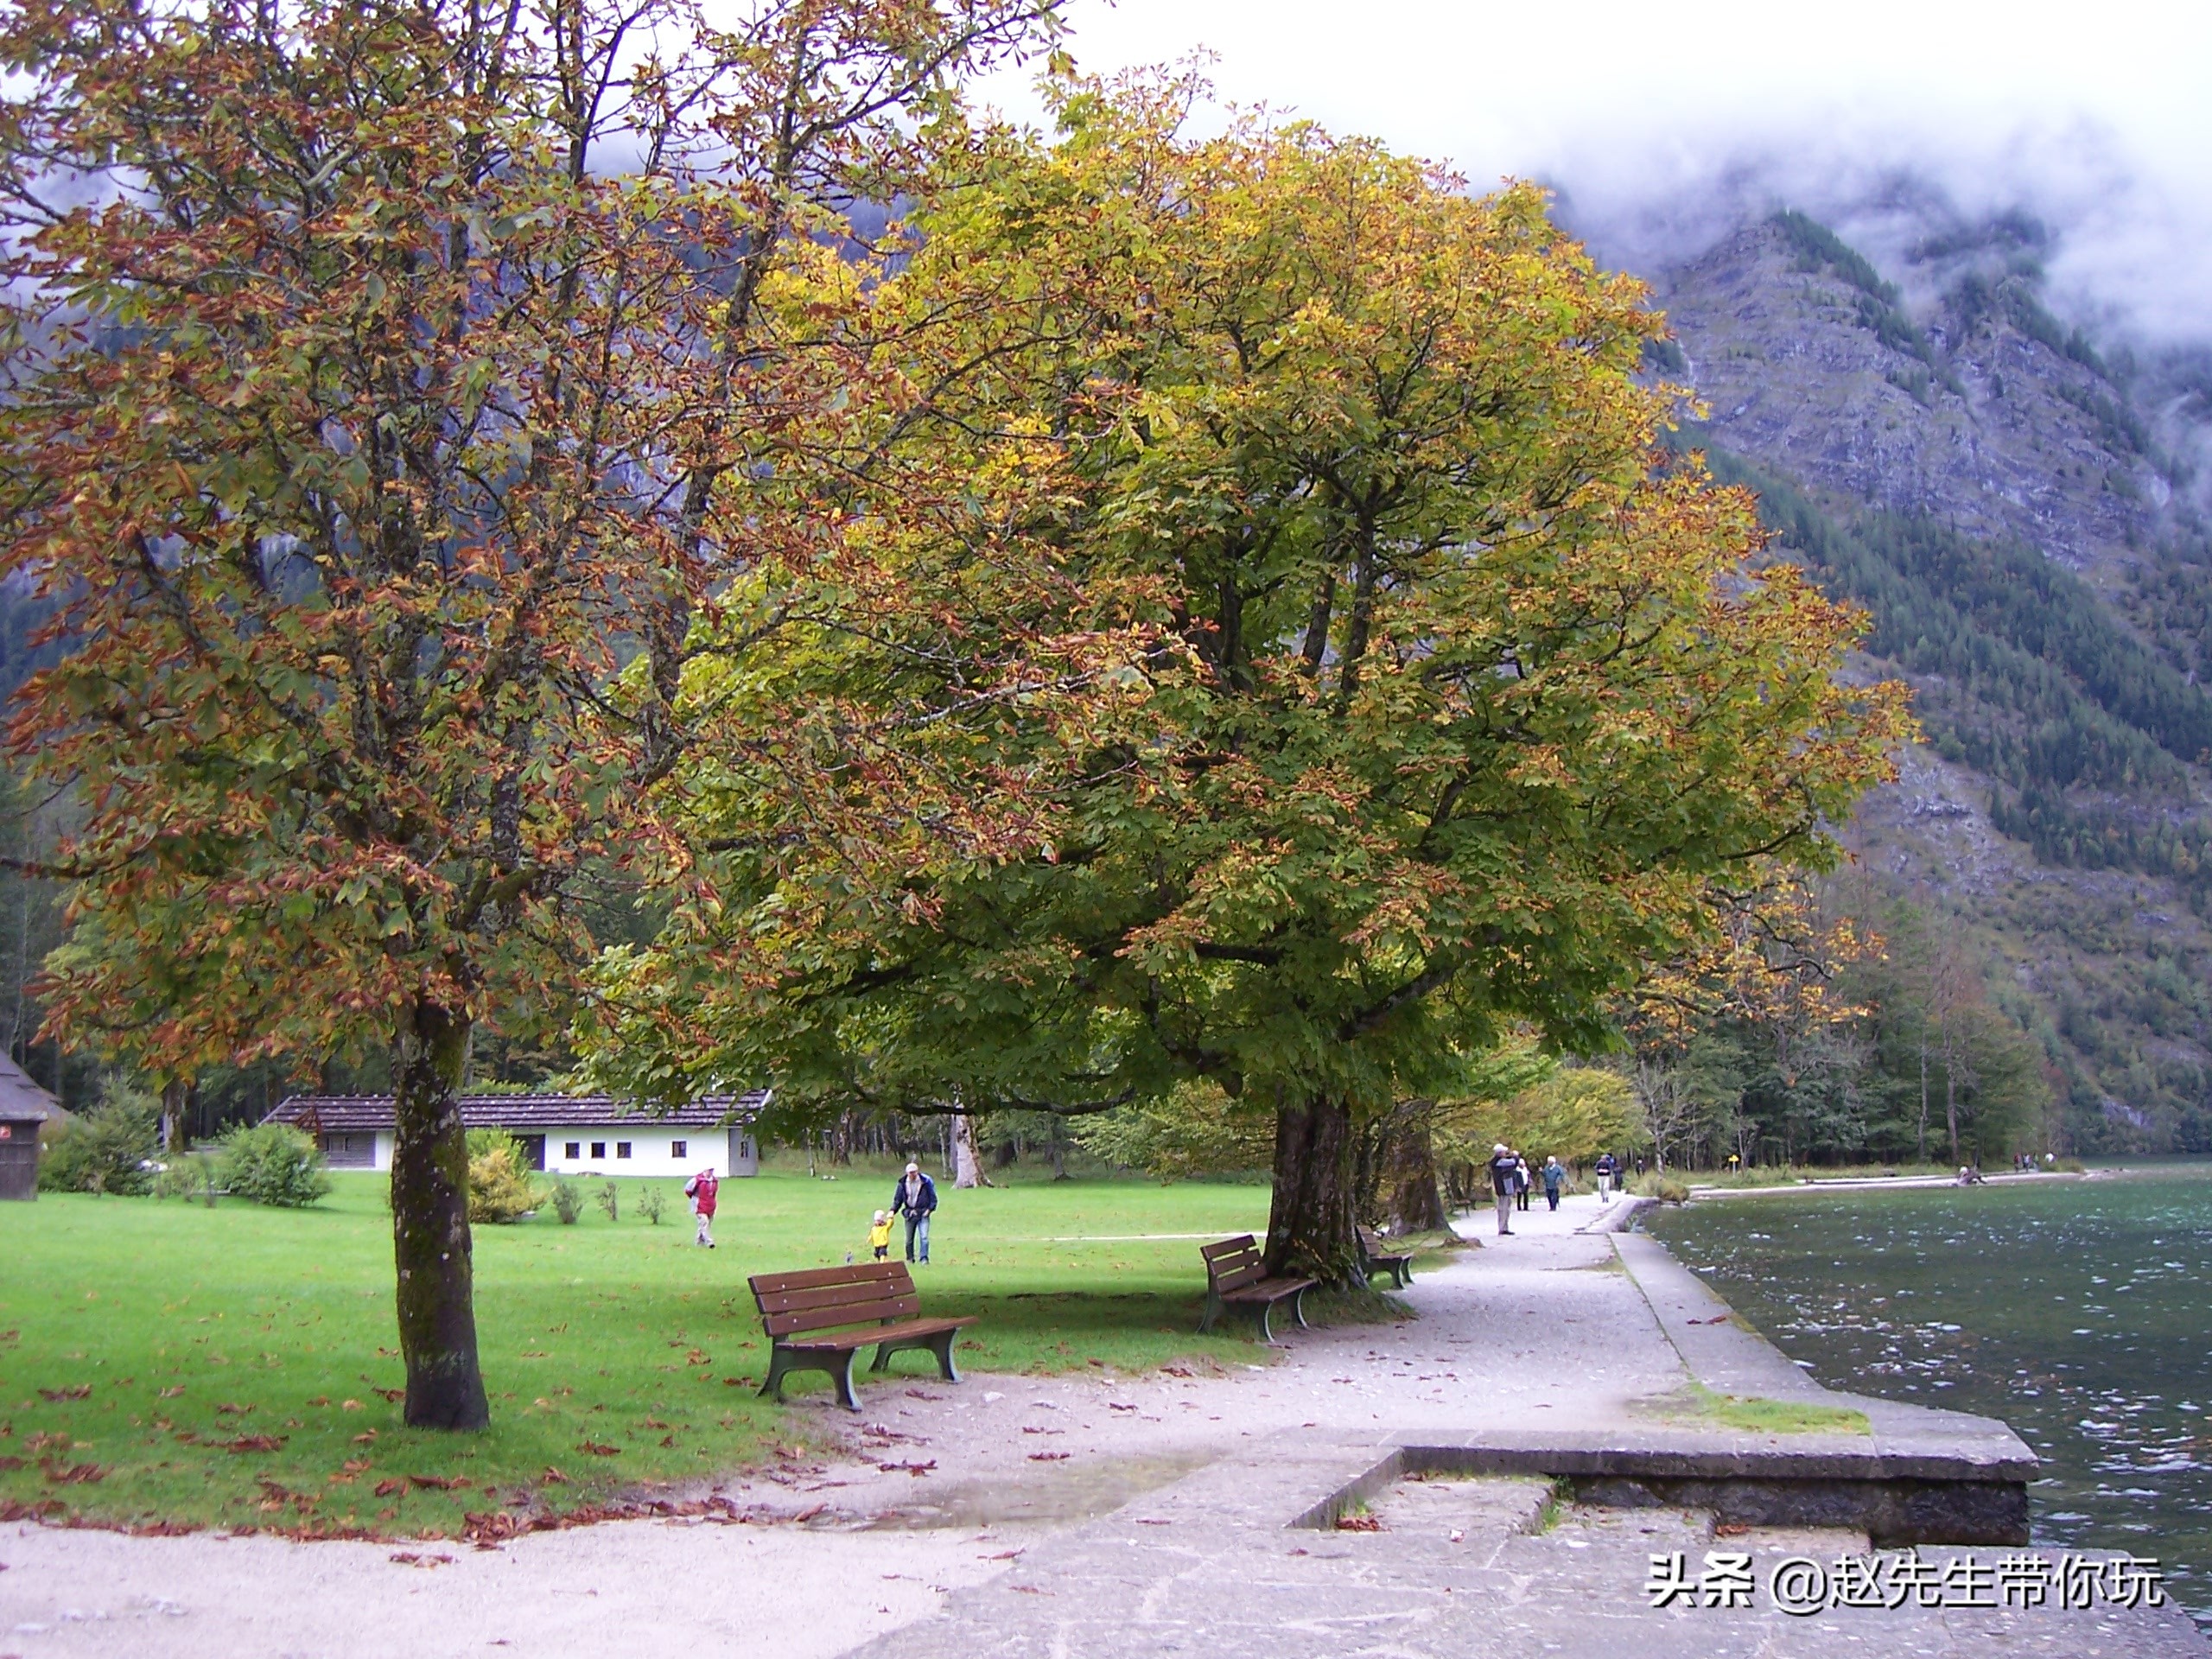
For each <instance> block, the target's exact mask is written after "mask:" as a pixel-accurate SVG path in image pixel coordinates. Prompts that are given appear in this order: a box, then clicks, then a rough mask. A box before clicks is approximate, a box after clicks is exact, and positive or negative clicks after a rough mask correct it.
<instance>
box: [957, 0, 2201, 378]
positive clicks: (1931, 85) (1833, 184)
mask: <svg viewBox="0 0 2212 1659" xmlns="http://www.w3.org/2000/svg"><path fill="white" fill-rule="evenodd" d="M1068 16H1069V18H1070V21H1071V24H1072V25H1073V28H1074V31H1075V33H1074V39H1073V41H1072V47H1073V50H1074V53H1075V55H1076V58H1077V61H1078V62H1079V63H1081V64H1082V65H1083V66H1084V67H1085V68H1086V69H1089V70H1092V71H1111V70H1114V69H1116V68H1121V67H1128V66H1130V65H1134V64H1141V63H1158V62H1164V61H1168V60H1175V59H1179V58H1181V57H1184V56H1185V55H1186V54H1191V53H1192V52H1195V51H1201V50H1203V51H1205V52H1209V53H1211V54H1213V61H1212V63H1211V71H1210V73H1211V76H1212V79H1213V80H1214V82H1215V84H1216V86H1217V87H1218V89H1219V91H1220V93H1221V96H1222V97H1223V99H1224V100H1226V101H1229V102H1231V103H1236V104H1242V105H1256V104H1265V105H1268V106H1269V107H1270V108H1272V109H1274V110H1278V111H1289V112H1294V113H1296V114H1300V115H1305V116H1310V117H1312V118H1314V119H1316V120H1318V121H1320V122H1322V123H1323V124H1325V125H1327V126H1330V127H1332V128H1334V129H1336V130H1341V131H1358V132H1366V133H1371V134H1374V135H1375V136H1376V137H1380V138H1382V139H1383V140H1384V141H1385V142H1387V143H1389V144H1391V145H1392V146H1393V147H1394V148H1396V149H1403V150H1409V151H1413V152H1415V153H1419V154H1422V155H1427V156H1435V157H1438V158H1440V159H1445V160H1448V161H1450V162H1452V164H1453V165H1454V166H1456V167H1457V168H1459V170H1460V171H1461V172H1463V173H1464V174H1465V175H1467V177H1468V178H1469V179H1470V180H1471V181H1472V182H1474V183H1475V184H1476V185H1477V186H1478V187H1479V186H1481V185H1484V184H1486V183H1487V182H1488V181H1491V180H1493V179H1496V178H1498V177H1501V176H1503V175H1518V176H1523V177H1534V178H1540V179H1543V180H1545V181H1548V182H1550V183H1552V184H1553V185H1554V187H1555V188H1559V189H1560V190H1561V192H1562V194H1564V195H1565V196H1566V197H1567V201H1568V210H1569V217H1570V219H1571V220H1572V222H1573V223H1574V224H1575V225H1576V226H1577V228H1578V229H1580V231H1582V232H1583V233H1584V234H1586V235H1587V236H1588V237H1590V238H1591V239H1592V242H1593V244H1594V245H1596V246H1597V247H1598V248H1599V251H1601V252H1602V253H1603V254H1604V255H1605V257H1607V258H1608V259H1609V261H1612V262H1616V263H1618V264H1623V265H1624V266H1626V267H1628V268H1630V269H1639V270H1649V269H1655V268H1658V267H1662V266H1666V265H1671V264H1679V263H1681V261H1682V260H1684V259H1686V258H1688V257H1691V256H1693V255H1694V254H1696V253H1698V252H1700V251H1703V249H1704V248H1706V247H1709V246H1710V245H1712V244H1713V243H1714V242H1715V241H1717V240H1718V239H1719V238H1720V237H1721V236H1722V235H1723V234H1725V233H1726V232H1727V231H1728V230H1730V229H1731V228H1732V227H1733V226H1735V225H1738V224H1741V223H1744V222H1746V221H1747V220H1750V219H1758V218H1760V217H1764V214H1765V213H1768V212H1770V211H1772V209H1774V208H1775V207H1783V206H1789V207H1798V208H1801V209H1802V210H1803V211H1805V212H1808V213H1812V214H1813V215H1814V216H1815V217H1816V218H1819V219H1822V220H1823V221H1824V222H1827V223H1829V224H1831V225H1834V226H1836V227H1837V228H1838V229H1839V230H1840V231H1842V232H1844V233H1845V234H1846V235H1847V237H1849V238H1851V239H1852V240H1853V242H1854V245H1859V246H1860V247H1862V248H1863V249H1864V251H1866V253H1867V255H1868V257H1871V258H1873V259H1874V260H1875V261H1876V263H1877V264H1880V265H1882V266H1883V267H1884V268H1885V271H1888V272H1889V274H1891V275H1892V276H1894V275H1896V274H1897V273H1896V272H1895V271H1894V270H1891V267H1892V265H1893V264H1895V261H1894V260H1893V259H1892V258H1891V257H1888V256H1889V255H1891V253H1892V252H1894V251H1897V249H1893V248H1892V247H1891V246H1889V245H1887V241H1885V238H1890V239H1894V240H1897V241H1900V242H1901V241H1902V240H1903V238H1905V237H1911V236H1917V235H1919V234H1922V233H1923V232H1922V231H1921V228H1920V226H1919V223H1918V219H1919V217H1920V216H1919V215H1917V214H1915V215H1913V216H1911V219H1912V221H1913V222H1912V223H1911V224H1910V225H1909V226H1902V225H1899V224H1897V223H1891V224H1890V225H1889V226H1887V228H1886V229H1885V219H1890V220H1894V219H1895V215H1894V213H1891V211H1890V209H1891V208H1892V207H1894V204H1895V198H1896V196H1897V189H1898V187H1899V185H1900V183H1901V182H1904V181H1909V182H1910V184H1911V185H1912V186H1913V187H1915V188H1917V189H1918V190H1919V191H1921V192H1922V193H1923V194H1926V195H1928V196H1930V197H1933V198H1936V199H1939V200H1941V201H1942V203H1943V204H1945V205H1946V207H1947V209H1948V211H1949V212H1951V213H1955V214H1956V215H1958V216H1959V217H1961V219H1969V220H1971V219H1979V218H1986V217H1987V216H1989V215H1991V214H1993V213H1999V212H2003V211H2005V210H2008V209H2017V210H2021V211H2024V212H2025V213H2029V214H2031V215H2032V216H2034V217H2035V218H2036V219H2038V220H2040V221H2041V222H2042V223H2043V224H2044V226H2047V227H2049V229H2050V232H2052V238H2051V242H2050V246H2049V247H2048V248H2047V249H2046V250H2045V251H2044V261H2043V263H2044V268H2045V270H2046V271H2047V273H2048V299H2049V302H2050V305H2051V307H2052V308H2053V309H2054V310H2055V311H2056V312H2057V313H2058V315H2061V316H2063V317H2064V318H2066V320H2067V321H2069V322H2082V323H2089V324H2093V325H2094V327H2095V331H2096V332H2098V333H2100V334H2103V335H2105V336H2107V338H2116V337H2118V336H2120V335H2126V336H2127V337H2130V338H2131V339H2133V340H2136V341H2139V342H2140V343H2142V344H2144V345H2145V346H2153V347H2155V346H2161V345H2169V344H2177V343H2212V307H2208V305H2207V304H2206V302H2205V298H2204V295H2205V291H2206V281H2205V279H2206V277H2207V275H2208V274H2212V162H2208V160H2207V157H2208V156H2212V99H2207V98H2206V97H2205V95H2204V93H2205V86H2204V81H2205V73H2206V67H2207V65H2208V64H2212V8H2206V7H2201V6H2198V7H2183V6H2179V5H2171V4H2163V3H2156V0H2113V3H2109V4H2107V5H2104V6H2101V7H2099V8H2097V9H2096V10H2095V12H2094V15H2090V14H2087V13H2084V12H2083V11H2082V10H2081V9H2080V8H2079V7H2066V8H2061V7H2058V6H2056V5H2049V4H2018V5H2012V6H2005V7H1998V6H1995V5H1993V4H1989V3H1986V0H1984V3H1971V4H1968V3H1959V0H1924V3H1916V4H1906V3H1902V0H1871V3H1866V4H1862V5H1860V6H1858V7H1854V8H1853V9H1852V10H1851V11H1850V12H1849V13H1847V14H1835V13H1830V12H1821V11H1818V10H1805V9H1791V8H1783V7H1775V6H1771V5H1768V4H1763V3H1752V0H1721V3H1713V4H1707V5H1706V6H1703V7H1700V8H1698V9H1696V10H1695V12H1694V14H1693V13H1681V12H1677V13H1674V14H1671V15H1669V14H1664V13H1655V12H1654V11H1653V10H1651V9H1650V8H1649V7H1647V6H1643V5H1630V4H1628V3H1624V0H1586V3H1584V4H1582V5H1579V6H1576V7H1573V8H1569V9H1564V10H1561V9H1554V8H1513V7H1506V6H1502V5H1491V6H1481V5H1478V6H1466V5H1464V4H1456V3H1452V0H1370V3H1367V4H1364V5H1362V6H1359V7H1357V8H1352V9H1347V8H1344V7H1342V6H1340V5H1332V4H1325V3H1322V0H1271V3H1267V4H1261V3H1256V0H1117V3H1115V4H1114V5H1112V6H1110V7H1109V6H1106V5H1104V4H1101V3H1096V0H1077V3H1076V4H1075V5H1074V6H1073V7H1072V8H1071V10H1070V12H1069V14H1068ZM1693 19H1694V22H1693V21H1692V20H1693ZM988 94H989V96H990V97H991V98H993V99H995V101H996V102H998V103H999V104H1000V105H1001V106H1002V107H1004V108H1006V109H1007V110H1008V111H1013V112H1014V113H1017V114H1020V115H1024V116H1030V117H1033V116H1034V113H1035V111H1036V108H1037V105H1036V102H1035V99H1034V98H1033V95H1032V94H1031V92H1029V90H1028V88H1027V84H1026V79H1025V78H1024V76H1023V75H1021V74H1009V75H1006V76H1002V77H1001V78H1000V79H998V80H997V81H996V82H995V83H994V84H993V85H992V86H990V87H989V88H988Z"/></svg>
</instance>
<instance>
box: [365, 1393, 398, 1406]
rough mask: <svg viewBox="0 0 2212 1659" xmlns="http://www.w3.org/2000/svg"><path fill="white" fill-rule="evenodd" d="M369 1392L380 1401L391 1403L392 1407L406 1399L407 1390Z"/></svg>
mask: <svg viewBox="0 0 2212 1659" xmlns="http://www.w3.org/2000/svg"><path fill="white" fill-rule="evenodd" d="M369 1392H370V1393H371V1394H373V1395H377V1396H378V1397H379V1398H380V1399H385V1400H389V1401H391V1402H392V1403H393V1404H394V1405H397V1404H398V1403H399V1402H401V1401H402V1400H404V1399H405V1398H406V1397H407V1390H406V1389H370V1390H369Z"/></svg>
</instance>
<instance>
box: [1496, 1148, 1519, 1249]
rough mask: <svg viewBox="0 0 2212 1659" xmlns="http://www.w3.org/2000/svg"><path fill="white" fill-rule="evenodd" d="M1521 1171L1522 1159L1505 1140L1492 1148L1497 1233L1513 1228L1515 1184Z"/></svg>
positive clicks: (1504, 1232)
mask: <svg viewBox="0 0 2212 1659" xmlns="http://www.w3.org/2000/svg"><path fill="white" fill-rule="evenodd" d="M1520 1173H1521V1160H1520V1159H1519V1157H1518V1156H1516V1154H1513V1153H1510V1152H1508V1151H1507V1150H1506V1149H1505V1147H1504V1145H1503V1142H1501V1143H1500V1144H1499V1145H1497V1146H1496V1147H1492V1148H1491V1154H1490V1190H1491V1192H1492V1193H1493V1194H1494V1195H1496V1197H1497V1235H1498V1236H1499V1237H1500V1238H1503V1237H1504V1236H1505V1235H1506V1234H1508V1233H1510V1232H1511V1231H1512V1230H1513V1184H1514V1182H1515V1181H1516V1179H1518V1178H1519V1176H1520Z"/></svg>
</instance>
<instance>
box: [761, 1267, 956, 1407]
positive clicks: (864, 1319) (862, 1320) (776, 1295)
mask: <svg viewBox="0 0 2212 1659" xmlns="http://www.w3.org/2000/svg"><path fill="white" fill-rule="evenodd" d="M747 1283H749V1284H750V1285H751V1286H752V1287H753V1302H754V1304H755V1305H756V1306H758V1307H759V1308H760V1323H761V1325H762V1327H763V1328H764V1329H765V1330H766V1332H767V1333H768V1338H769V1343H770V1349H769V1356H768V1379H767V1381H766V1382H765V1383H762V1384H761V1385H760V1392H761V1393H763V1394H765V1395H770V1396H771V1397H772V1398H774V1399H777V1400H781V1399H782V1398H783V1397H784V1378H785V1377H786V1376H790V1375H791V1372H793V1371H825V1372H827V1373H828V1374H829V1378H830V1380H831V1381H832V1382H834V1383H836V1385H837V1401H838V1403H839V1404H841V1405H842V1406H843V1407H844V1408H845V1409H846V1410H848V1411H858V1410H859V1409H860V1408H861V1406H860V1402H859V1401H857V1400H855V1398H854V1397H853V1359H854V1357H855V1355H857V1354H858V1353H859V1352H860V1351H861V1349H863V1348H868V1347H873V1348H874V1350H875V1363H874V1364H873V1365H871V1366H869V1367H868V1369H869V1370H871V1371H880V1370H884V1369H885V1368H886V1367H887V1366H888V1365H889V1364H890V1363H891V1356H892V1355H893V1354H895V1353H897V1352H899V1351H900V1350H902V1349H906V1348H926V1349H928V1350H929V1351H931V1353H933V1354H935V1355H936V1356H937V1368H938V1371H939V1372H940V1373H941V1374H942V1375H943V1376H944V1380H945V1381H946V1382H948V1383H957V1382H958V1381H959V1380H960V1369H959V1367H958V1366H957V1365H955V1364H954V1363H952V1341H953V1338H955V1337H957V1336H958V1335H959V1334H960V1332H962V1330H963V1329H964V1328H965V1327H967V1326H969V1325H973V1324H975V1323H976V1319H975V1316H974V1315H972V1314H969V1315H965V1316H963V1317H961V1318H958V1319H921V1318H919V1317H918V1315H919V1314H920V1313H921V1311H922V1299H921V1298H920V1297H919V1296H918V1295H917V1294H915V1291H914V1275H913V1274H911V1273H909V1272H908V1271H907V1270H906V1263H905V1262H854V1263H852V1264H851V1265H849V1266H848V1267H842V1268H805V1269H804V1270H802V1271H800V1272H798V1273H762V1274H754V1275H753V1278H752V1279H750V1280H749V1281H747Z"/></svg>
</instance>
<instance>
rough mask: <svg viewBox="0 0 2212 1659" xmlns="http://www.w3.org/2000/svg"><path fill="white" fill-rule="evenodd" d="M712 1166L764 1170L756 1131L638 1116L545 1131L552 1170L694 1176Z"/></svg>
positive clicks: (740, 1171)
mask: <svg viewBox="0 0 2212 1659" xmlns="http://www.w3.org/2000/svg"><path fill="white" fill-rule="evenodd" d="M531 1134H533V1135H535V1134H537V1130H535V1129H533V1130H531ZM709 1166H712V1168H713V1169H714V1172H715V1174H717V1175H739V1176H744V1175H756V1174H758V1173H760V1153H759V1151H758V1150H757V1149H756V1148H755V1147H753V1137H752V1135H749V1134H747V1132H746V1131H745V1130H743V1129H681V1128H671V1127H670V1126H669V1125H667V1124H664V1123H639V1122H628V1123H608V1124H602V1125H600V1126H598V1127H595V1128H581V1129H548V1130H546V1131H545V1169H546V1173H548V1174H553V1175H680V1176H690V1175H694V1174H696V1173H698V1172H699V1171H701V1170H702V1169H705V1168H708V1167H709Z"/></svg>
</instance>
